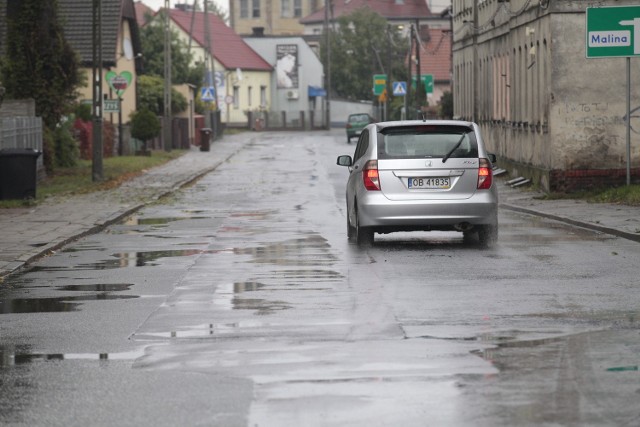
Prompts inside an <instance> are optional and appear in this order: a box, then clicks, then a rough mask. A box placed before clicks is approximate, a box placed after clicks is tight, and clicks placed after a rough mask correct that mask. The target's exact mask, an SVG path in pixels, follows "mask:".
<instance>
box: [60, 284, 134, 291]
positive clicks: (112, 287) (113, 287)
mask: <svg viewBox="0 0 640 427" xmlns="http://www.w3.org/2000/svg"><path fill="white" fill-rule="evenodd" d="M133 285H134V284H133V283H102V284H98V285H67V286H61V287H59V288H58V289H60V290H61V291H78V292H121V291H128V290H129V289H131V287H132V286H133Z"/></svg>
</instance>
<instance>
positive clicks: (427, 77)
mask: <svg viewBox="0 0 640 427" xmlns="http://www.w3.org/2000/svg"><path fill="white" fill-rule="evenodd" d="M420 81H421V82H422V85H423V86H424V87H425V92H426V93H433V74H420ZM411 87H412V88H413V89H415V88H416V76H412V77H411Z"/></svg>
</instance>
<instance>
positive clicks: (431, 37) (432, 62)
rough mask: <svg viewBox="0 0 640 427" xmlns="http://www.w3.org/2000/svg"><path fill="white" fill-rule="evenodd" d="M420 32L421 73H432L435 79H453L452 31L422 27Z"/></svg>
mask: <svg viewBox="0 0 640 427" xmlns="http://www.w3.org/2000/svg"><path fill="white" fill-rule="evenodd" d="M420 33H421V39H422V44H421V46H420V47H421V48H420V74H432V75H433V79H434V80H451V32H450V31H449V30H445V29H440V28H437V29H434V28H425V27H422V28H421V29H420ZM414 49H415V48H414ZM414 51H415V50H414ZM414 70H415V66H414ZM414 72H415V71H414Z"/></svg>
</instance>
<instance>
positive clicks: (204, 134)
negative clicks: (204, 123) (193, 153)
mask: <svg viewBox="0 0 640 427" xmlns="http://www.w3.org/2000/svg"><path fill="white" fill-rule="evenodd" d="M210 147H211V129H209V128H202V129H200V151H209V148H210Z"/></svg>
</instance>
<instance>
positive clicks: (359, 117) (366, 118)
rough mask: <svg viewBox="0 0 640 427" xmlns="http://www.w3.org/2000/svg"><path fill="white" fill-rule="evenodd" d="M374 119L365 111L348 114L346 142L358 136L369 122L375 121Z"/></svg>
mask: <svg viewBox="0 0 640 427" xmlns="http://www.w3.org/2000/svg"><path fill="white" fill-rule="evenodd" d="M375 121H376V120H375V119H374V118H373V117H371V116H370V115H368V114H367V113H358V114H349V118H348V119H347V125H346V128H347V144H349V143H351V138H358V137H359V136H360V133H362V129H364V127H365V126H367V125H368V124H370V123H375Z"/></svg>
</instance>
